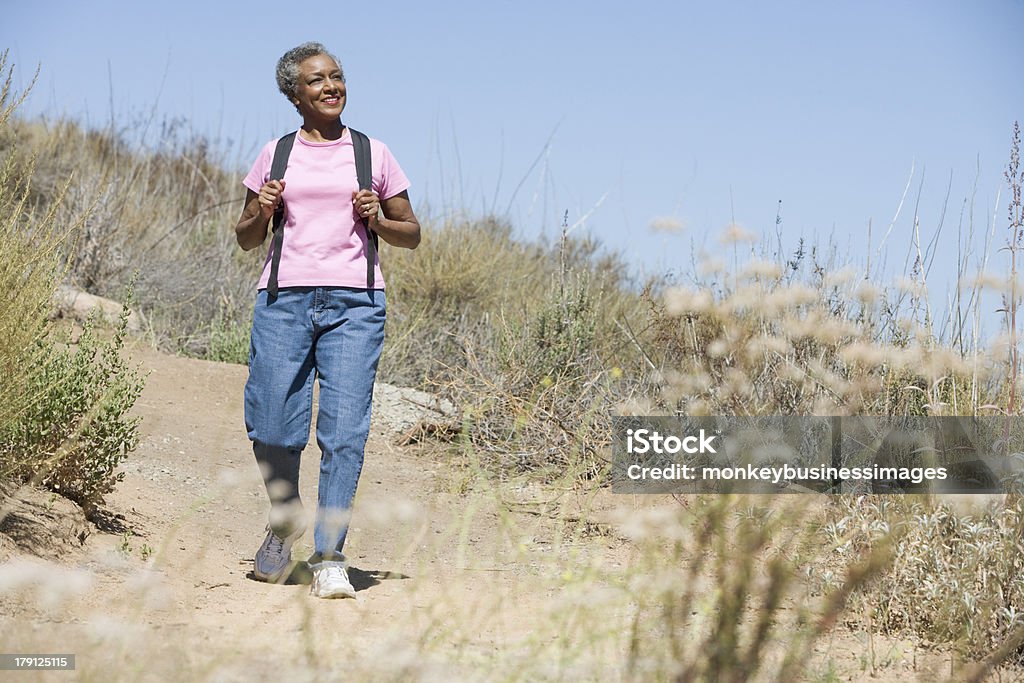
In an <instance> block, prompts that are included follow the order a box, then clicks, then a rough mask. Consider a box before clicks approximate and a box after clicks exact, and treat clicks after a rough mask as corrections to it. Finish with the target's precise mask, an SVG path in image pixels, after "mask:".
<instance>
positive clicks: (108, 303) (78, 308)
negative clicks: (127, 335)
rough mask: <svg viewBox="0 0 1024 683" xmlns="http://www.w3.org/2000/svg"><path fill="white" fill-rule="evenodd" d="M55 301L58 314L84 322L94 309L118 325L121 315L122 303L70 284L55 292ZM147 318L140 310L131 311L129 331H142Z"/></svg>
mask: <svg viewBox="0 0 1024 683" xmlns="http://www.w3.org/2000/svg"><path fill="white" fill-rule="evenodd" d="M53 301H54V304H56V306H57V316H58V317H62V318H72V319H74V320H79V321H82V322H84V321H85V320H86V319H88V317H89V316H90V315H92V314H93V311H97V312H98V314H99V316H100V317H101V318H102V319H103V320H104V321H105V322H107V323H108V324H111V325H116V324H117V321H118V319H119V318H120V317H121V304H119V303H118V302H116V301H114V300H112V299H105V298H103V297H102V296H96V295H95V294H89V293H88V292H83V291H82V290H80V289H75V288H74V287H71V286H69V285H61V286H59V287H58V288H57V291H55V292H54V293H53ZM145 324H146V320H145V318H144V317H143V315H142V314H141V313H139V312H138V311H131V312H130V313H129V314H128V331H129V332H140V331H142V328H143V327H145Z"/></svg>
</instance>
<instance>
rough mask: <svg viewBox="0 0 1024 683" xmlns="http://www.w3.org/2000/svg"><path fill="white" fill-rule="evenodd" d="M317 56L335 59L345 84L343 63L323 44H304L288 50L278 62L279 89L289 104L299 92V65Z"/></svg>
mask: <svg viewBox="0 0 1024 683" xmlns="http://www.w3.org/2000/svg"><path fill="white" fill-rule="evenodd" d="M317 55H327V56H328V57H330V58H331V59H333V60H334V63H335V64H337V65H338V69H341V82H342V83H344V82H345V70H344V69H342V68H341V62H340V61H338V58H337V57H335V56H334V55H332V54H331V53H330V52H328V51H327V48H326V47H324V46H323V44H322V43H313V42H309V43H303V44H302V45H299V46H298V47H293V48H292V49H291V50H288V52H285V53H284V54H283V55H281V59H279V60H277V87H278V89H279V90H280V91H281V93H282V94H283V95H284V96H285V97H287V98H288V101H289V102H290V101H291V99H292V98H293V97H294V96H295V93H296V92H298V90H299V64H300V63H302V62H303V61H304V60H307V59H309V58H310V57H316V56H317Z"/></svg>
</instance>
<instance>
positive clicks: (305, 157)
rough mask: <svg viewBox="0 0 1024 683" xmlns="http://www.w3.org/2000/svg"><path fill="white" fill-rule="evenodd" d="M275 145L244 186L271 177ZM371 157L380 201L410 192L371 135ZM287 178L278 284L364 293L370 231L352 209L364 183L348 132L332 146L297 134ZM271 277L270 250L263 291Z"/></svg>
mask: <svg viewBox="0 0 1024 683" xmlns="http://www.w3.org/2000/svg"><path fill="white" fill-rule="evenodd" d="M276 146H277V140H271V141H270V142H268V143H267V144H266V145H264V146H263V149H262V150H260V153H259V156H257V157H256V162H255V163H254V164H253V165H252V168H251V169H250V170H249V173H248V175H246V176H245V180H243V181H242V183H243V184H244V185H245V186H246V187H247V188H249V189H250V190H252V191H253V192H259V191H260V188H261V187H263V184H264V183H265V182H267V181H268V180H269V179H270V165H271V162H272V161H273V158H274V148H275V147H276ZM370 157H371V162H372V167H373V172H372V175H373V183H372V187H373V191H374V192H376V193H377V195H378V196H379V197H380V198H381V200H384V199H390V198H391V197H394V196H395V195H396V194H398V193H399V192H402V191H403V190H406V189H408V188H409V179H408V178H406V177H405V173H403V172H402V168H401V167H400V166H399V165H398V162H397V161H396V160H395V158H394V157H393V156H392V155H391V152H390V151H389V150H388V148H387V145H385V144H384V143H383V142H381V141H379V140H374V139H373V138H370ZM284 181H285V187H284V194H283V195H282V197H283V200H284V208H285V218H284V249H282V250H281V265H280V267H279V270H278V273H277V282H278V286H280V287H360V288H365V287H366V231H365V229H364V228H363V225H362V221H360V220H359V216H358V215H357V214H356V210H355V207H354V206H353V205H352V193H354V192H356V191H358V189H359V182H358V180H357V179H356V162H355V154H354V152H353V147H352V138H351V136H350V135H349V132H348V129H346V130H345V133H344V135H342V136H341V138H340V139H338V140H332V141H330V142H309V141H308V140H303V139H302V135H301V134H299V135H296V136H295V144H294V145H293V146H292V152H291V154H290V155H289V156H288V167H287V169H286V170H285V174H284ZM269 243H270V242H268V244H269ZM269 277H270V251H269V249H268V252H267V260H266V262H265V263H264V264H263V274H262V276H260V281H259V285H258V288H259V289H263V288H265V287H266V286H267V279H268V278H269ZM374 288H375V289H383V288H384V276H383V275H382V274H381V272H380V262H379V260H378V261H377V262H376V263H375V264H374Z"/></svg>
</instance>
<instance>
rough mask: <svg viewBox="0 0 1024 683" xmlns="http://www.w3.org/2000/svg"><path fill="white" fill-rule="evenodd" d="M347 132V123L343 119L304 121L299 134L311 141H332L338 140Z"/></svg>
mask: <svg viewBox="0 0 1024 683" xmlns="http://www.w3.org/2000/svg"><path fill="white" fill-rule="evenodd" d="M344 134H345V124H344V123H342V122H341V119H333V120H332V121H309V120H304V121H303V122H302V128H301V129H299V135H301V136H302V138H303V139H304V140H308V141H309V142H331V141H334V140H338V139H340V138H341V136H342V135H344Z"/></svg>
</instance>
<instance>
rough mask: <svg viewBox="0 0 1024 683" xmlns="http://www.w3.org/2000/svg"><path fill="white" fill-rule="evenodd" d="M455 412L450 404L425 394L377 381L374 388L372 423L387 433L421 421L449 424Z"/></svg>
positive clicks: (405, 428) (401, 430) (400, 430)
mask: <svg viewBox="0 0 1024 683" xmlns="http://www.w3.org/2000/svg"><path fill="white" fill-rule="evenodd" d="M456 415H457V411H456V410H455V406H454V405H452V403H451V402H450V401H446V400H444V399H443V398H440V397H438V396H434V395H433V394H428V393H426V392H425V391H418V390H416V389H410V388H409V387H396V386H394V385H391V384H386V383H384V382H377V384H376V385H374V388H373V420H374V422H376V423H378V424H381V425H383V426H385V427H386V431H389V432H405V431H407V430H409V429H410V428H411V427H412V426H413V425H417V424H419V423H421V422H427V423H449V422H453V421H455V419H456Z"/></svg>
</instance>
